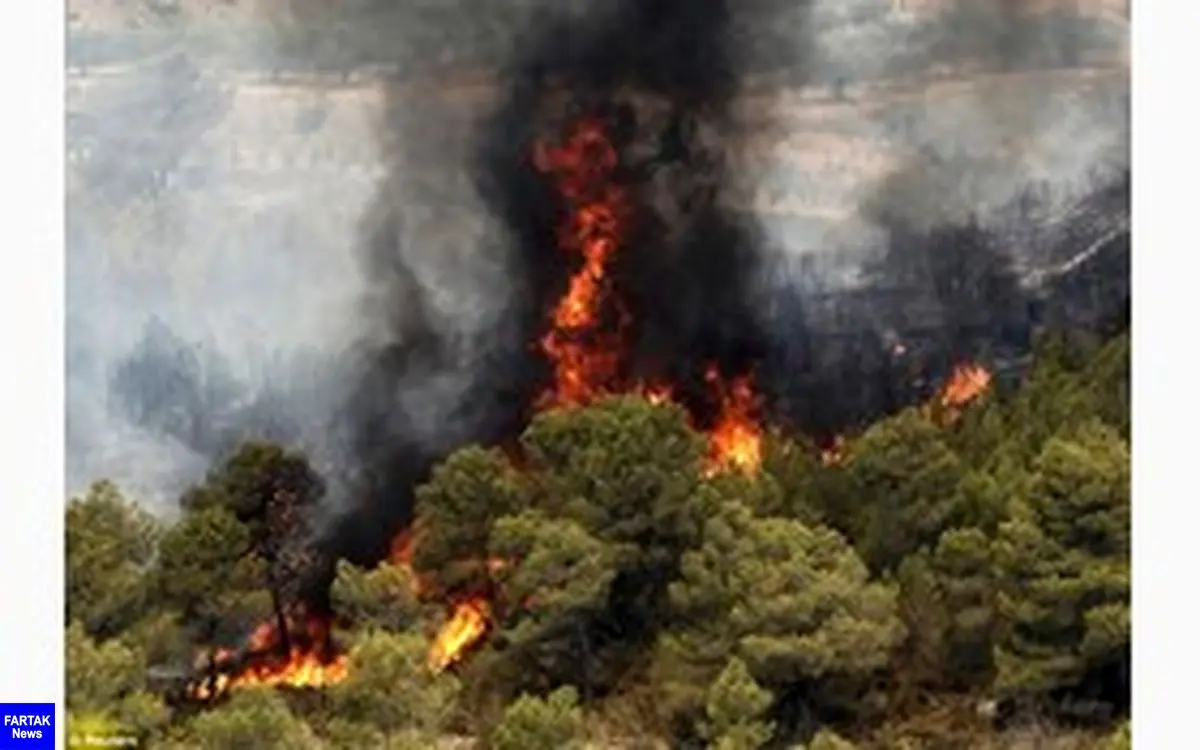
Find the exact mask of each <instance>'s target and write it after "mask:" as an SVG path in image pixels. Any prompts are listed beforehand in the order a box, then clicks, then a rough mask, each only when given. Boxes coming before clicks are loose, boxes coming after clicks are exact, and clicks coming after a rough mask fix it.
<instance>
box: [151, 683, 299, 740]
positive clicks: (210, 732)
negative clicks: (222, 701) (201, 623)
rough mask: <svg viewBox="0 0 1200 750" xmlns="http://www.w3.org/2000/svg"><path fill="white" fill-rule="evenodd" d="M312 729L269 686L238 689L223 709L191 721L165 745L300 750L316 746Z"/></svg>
mask: <svg viewBox="0 0 1200 750" xmlns="http://www.w3.org/2000/svg"><path fill="white" fill-rule="evenodd" d="M317 741H318V740H317V738H316V735H315V734H314V733H313V731H312V729H310V728H309V727H308V725H307V724H305V723H304V721H303V720H301V719H300V718H299V717H297V716H296V715H295V714H293V713H292V712H291V710H290V709H289V708H288V705H287V702H286V701H285V700H284V699H283V697H282V696H281V695H280V694H278V693H276V692H275V691H274V690H271V689H269V688H260V687H250V688H244V689H239V690H238V691H236V692H235V693H234V695H233V696H232V697H231V699H230V700H229V702H228V703H227V704H226V705H223V706H221V708H220V710H216V711H207V712H205V713H202V714H200V715H199V716H197V717H196V718H194V719H192V720H191V721H190V722H188V723H187V724H186V725H185V726H184V727H182V728H181V730H180V731H177V732H175V733H174V734H173V735H172V736H171V738H170V739H169V740H168V741H167V742H166V743H165V744H164V746H165V747H166V748H168V750H228V748H233V747H236V748H239V750H297V749H298V748H308V747H316V746H317Z"/></svg>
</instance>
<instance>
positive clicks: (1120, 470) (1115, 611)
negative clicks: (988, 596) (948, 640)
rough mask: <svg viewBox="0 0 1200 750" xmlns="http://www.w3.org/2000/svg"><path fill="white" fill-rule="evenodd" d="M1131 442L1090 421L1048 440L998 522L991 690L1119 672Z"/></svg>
mask: <svg viewBox="0 0 1200 750" xmlns="http://www.w3.org/2000/svg"><path fill="white" fill-rule="evenodd" d="M1129 471H1130V467H1129V447H1128V445H1127V444H1126V443H1125V441H1124V440H1123V439H1122V438H1121V437H1120V435H1119V434H1117V432H1116V431H1115V430H1113V429H1111V428H1109V427H1106V426H1104V425H1102V424H1100V423H1099V422H1095V421H1093V422H1089V423H1087V424H1084V425H1083V426H1082V427H1079V428H1077V429H1074V430H1070V431H1068V432H1066V433H1064V434H1063V435H1061V436H1059V437H1055V438H1052V439H1051V440H1049V441H1047V443H1046V445H1045V447H1044V449H1043V450H1042V452H1041V455H1040V456H1039V457H1038V458H1037V459H1036V460H1035V461H1034V465H1033V472H1034V473H1033V477H1032V479H1031V482H1030V488H1031V490H1030V493H1029V496H1028V501H1027V502H1026V503H1025V504H1023V505H1021V506H1020V507H1018V508H1017V512H1016V514H1015V515H1014V517H1013V519H1012V520H1011V521H1008V522H1006V523H1005V524H1003V525H1002V526H1001V529H1000V535H999V538H998V539H997V541H996V544H995V555H996V566H997V569H998V571H999V573H1000V575H1001V576H1002V581H1003V585H1002V589H1001V595H1000V597H999V600H998V602H999V606H1000V611H1001V613H1002V615H1003V617H1004V618H1005V620H1006V622H1007V623H1008V625H1007V628H1006V631H1005V634H1004V637H1003V639H1002V640H1001V642H1000V643H999V644H998V648H997V651H996V663H997V667H998V670H999V674H998V676H997V687H998V688H1000V689H1001V690H1003V691H1005V692H1008V693H1012V694H1016V695H1023V696H1037V695H1039V694H1044V693H1048V692H1051V691H1053V690H1056V689H1058V688H1063V687H1068V686H1071V685H1074V684H1078V683H1079V682H1080V681H1081V680H1083V679H1085V678H1086V676H1087V675H1088V673H1089V672H1092V671H1094V670H1099V669H1102V668H1104V667H1112V666H1116V667H1118V668H1121V667H1122V665H1126V663H1127V661H1128V658H1129V657H1128V649H1129V583H1130V577H1129V576H1130V571H1129V543H1130V538H1129V523H1130V517H1129V513H1130V506H1129Z"/></svg>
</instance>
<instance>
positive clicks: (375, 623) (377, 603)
mask: <svg viewBox="0 0 1200 750" xmlns="http://www.w3.org/2000/svg"><path fill="white" fill-rule="evenodd" d="M329 593H330V598H331V601H332V603H333V610H334V611H335V612H337V613H338V615H339V617H341V618H344V619H346V620H348V621H349V622H350V623H352V624H353V626H354V627H356V628H360V629H375V630H384V631H389V632H393V633H402V632H405V631H407V630H411V629H412V628H414V627H415V626H416V625H417V624H418V623H419V622H420V619H421V614H422V607H421V604H420V603H419V602H418V601H417V595H416V593H415V590H414V581H413V575H412V573H411V572H410V571H408V570H405V569H403V568H400V567H398V566H395V565H392V564H390V563H383V564H381V565H379V566H378V567H376V568H374V569H372V570H363V569H361V568H357V567H355V566H353V565H351V564H349V563H347V562H345V561H339V562H338V564H337V575H336V578H334V581H333V585H332V587H331V589H330V592H329Z"/></svg>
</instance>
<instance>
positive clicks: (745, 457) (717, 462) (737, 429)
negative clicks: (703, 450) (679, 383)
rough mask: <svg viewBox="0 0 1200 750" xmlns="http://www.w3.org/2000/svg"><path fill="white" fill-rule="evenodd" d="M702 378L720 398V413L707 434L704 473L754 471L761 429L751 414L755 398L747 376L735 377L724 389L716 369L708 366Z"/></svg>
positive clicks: (756, 463) (758, 456)
mask: <svg viewBox="0 0 1200 750" xmlns="http://www.w3.org/2000/svg"><path fill="white" fill-rule="evenodd" d="M705 379H706V380H708V382H709V384H710V385H711V387H713V388H714V389H715V390H716V391H717V397H718V399H719V401H720V412H719V413H718V416H717V420H716V422H715V423H714V424H713V427H712V431H711V432H710V434H709V454H708V465H707V466H706V469H705V471H706V473H708V474H714V473H717V472H719V471H721V470H723V469H726V468H733V469H737V470H738V471H742V472H745V473H752V472H755V471H757V470H758V468H759V466H760V465H761V464H762V428H761V427H760V426H759V424H758V421H757V420H756V419H755V415H754V411H755V409H756V407H757V397H756V396H755V393H754V388H753V386H752V384H751V381H750V378H749V377H740V378H735V379H734V380H733V381H732V382H731V383H730V384H729V386H728V387H727V388H726V387H724V384H723V383H722V382H721V380H720V376H719V374H718V373H717V371H716V370H715V369H714V368H709V369H708V371H707V372H706V373H705Z"/></svg>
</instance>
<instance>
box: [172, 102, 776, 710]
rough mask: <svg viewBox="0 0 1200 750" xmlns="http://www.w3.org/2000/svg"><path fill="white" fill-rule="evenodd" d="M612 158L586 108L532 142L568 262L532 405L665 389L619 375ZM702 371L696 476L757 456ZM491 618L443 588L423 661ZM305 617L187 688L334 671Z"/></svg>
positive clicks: (622, 215) (734, 403) (619, 201)
mask: <svg viewBox="0 0 1200 750" xmlns="http://www.w3.org/2000/svg"><path fill="white" fill-rule="evenodd" d="M618 161H619V159H618V153H617V149H616V148H615V147H614V145H613V144H612V142H611V141H610V140H609V138H608V135H607V133H606V131H605V126H604V123H603V122H602V121H601V120H599V119H595V118H584V119H581V120H578V121H576V122H575V123H574V124H573V125H572V126H570V127H569V128H568V130H567V132H566V135H565V137H564V138H563V139H562V140H561V142H560V143H558V144H548V143H545V142H541V141H539V142H537V143H535V144H534V149H533V164H534V166H535V167H536V168H537V169H538V170H539V171H540V172H542V173H543V174H545V175H547V176H548V178H549V179H551V180H552V181H553V185H554V187H555V190H556V191H557V193H558V195H559V197H560V198H561V200H562V204H563V207H564V212H563V218H562V220H561V223H560V225H559V227H558V231H557V235H556V239H557V242H558V245H559V247H560V249H562V250H563V251H564V252H565V253H567V254H568V255H569V256H571V257H572V258H575V259H577V261H578V264H579V265H578V268H577V269H576V271H575V272H574V273H573V274H572V276H571V277H570V279H569V280H568V282H567V287H566V290H565V291H564V293H563V296H562V298H561V299H560V300H559V301H558V303H557V304H556V305H555V306H554V307H553V309H552V310H551V311H550V315H549V320H548V323H549V330H548V331H547V332H546V333H545V335H543V336H542V337H541V339H540V340H539V341H538V344H539V345H540V348H541V351H542V353H543V354H544V355H545V356H546V358H547V360H548V361H549V364H550V367H551V373H552V381H551V383H550V384H549V385H548V386H547V388H546V390H545V392H544V393H543V394H542V395H541V397H540V398H539V399H538V402H537V404H536V406H537V407H538V408H555V407H576V406H584V405H587V404H589V403H591V402H593V401H595V400H596V399H597V398H599V397H601V396H605V395H609V394H614V393H634V394H638V395H640V396H642V397H643V398H645V399H646V400H648V401H649V402H651V403H654V404H661V403H666V402H669V401H672V400H673V398H674V394H673V392H672V388H671V386H670V385H668V384H663V383H643V382H628V381H625V380H623V378H622V372H621V368H622V365H623V354H624V349H625V333H626V330H627V327H628V326H629V324H630V323H631V316H630V315H629V313H628V311H627V310H626V309H625V308H624V307H623V305H622V301H621V299H620V298H619V296H618V295H617V294H616V291H615V290H614V289H613V286H612V280H611V277H610V272H611V270H612V268H611V264H612V260H613V258H614V257H615V255H616V253H617V252H618V250H619V249H620V247H621V242H622V239H623V236H624V235H625V234H626V232H627V224H628V220H629V216H630V211H629V205H628V195H627V192H626V190H625V189H624V188H623V187H622V186H621V185H620V184H619V182H618V181H617V174H616V172H617V167H618ZM705 378H706V380H707V382H708V385H709V388H710V391H711V395H712V398H713V401H714V403H715V404H716V407H717V408H716V417H715V419H714V420H713V423H712V427H711V429H710V431H709V432H710V435H709V450H708V454H707V456H706V461H705V467H704V473H705V475H706V476H712V475H713V474H716V473H719V472H723V471H730V470H733V471H742V472H746V473H752V472H754V471H757V470H758V468H759V466H760V464H761V462H762V430H761V429H760V427H759V425H758V422H757V420H756V416H757V415H756V411H757V408H758V398H757V396H756V394H755V392H754V388H753V384H752V381H751V378H750V377H748V376H745V377H739V378H734V379H732V380H731V381H729V382H728V383H726V382H724V381H723V380H722V379H721V376H720V374H719V372H718V371H717V369H716V368H715V367H711V368H709V369H708V370H707V371H706V373H705ZM418 537H419V529H418V528H417V526H416V525H414V526H413V527H410V528H409V529H406V530H405V531H403V532H401V533H400V534H399V535H397V536H396V538H395V539H394V540H393V542H392V548H391V552H390V555H389V561H390V562H391V564H393V565H396V566H397V567H399V568H402V569H404V570H406V571H408V572H409V573H410V575H411V581H412V584H411V585H412V587H413V593H414V594H415V595H417V596H419V597H429V596H431V595H432V592H433V591H434V590H435V589H436V587H435V586H433V585H432V582H431V581H428V580H425V579H424V578H422V577H421V576H419V575H417V574H416V573H415V572H414V570H413V566H412V554H413V546H414V543H416V541H417V539H418ZM506 564H507V562H506V561H503V560H495V559H487V560H481V570H482V571H484V572H485V573H486V574H489V575H490V574H492V573H495V572H497V571H498V570H499V569H500V568H502V567H504V566H505V565H506ZM488 585H489V586H490V585H491V583H490V581H488ZM526 605H528V602H526ZM492 620H493V611H492V604H491V601H490V600H489V598H488V597H487V596H486V595H485V594H483V593H478V592H470V593H462V592H458V593H455V594H454V595H452V596H450V597H449V598H448V599H447V618H446V621H445V623H444V625H443V626H442V627H441V629H440V630H439V632H438V633H437V635H436V636H435V637H434V642H433V645H432V647H431V648H430V652H429V657H428V664H429V667H430V669H431V670H433V671H435V672H440V671H442V670H444V669H447V668H448V667H450V666H451V665H453V664H455V663H457V662H459V661H460V660H461V659H462V658H463V657H464V655H465V654H467V653H469V652H470V650H471V649H472V648H474V647H475V646H476V645H477V644H478V643H480V642H481V641H482V639H483V638H484V637H485V636H486V635H487V633H488V631H489V630H490V629H491V628H492V624H493V623H492ZM314 627H315V626H309V628H308V629H309V630H312V631H313V632H312V633H309V634H308V636H307V637H305V638H303V639H301V640H298V641H296V642H295V645H292V646H291V647H290V648H289V647H285V646H284V645H283V642H282V640H281V639H280V637H279V635H280V634H279V633H278V630H277V628H276V626H275V625H274V624H269V625H264V626H262V627H260V628H259V629H258V630H256V631H255V633H254V634H253V635H252V636H251V639H250V646H249V647H248V649H247V651H244V652H243V654H245V653H249V654H250V657H249V658H246V657H245V656H243V657H242V659H241V662H240V668H238V669H236V670H235V669H231V668H230V666H231V665H232V664H233V662H234V661H235V660H236V659H237V657H236V656H235V654H234V653H233V652H231V651H222V652H218V653H217V654H216V655H214V657H213V665H214V666H215V667H217V669H214V670H210V675H211V676H210V677H209V678H208V679H207V680H206V681H205V682H204V683H203V684H202V685H201V686H200V687H199V688H197V689H196V690H194V691H193V694H194V696H195V697H197V698H207V697H210V696H211V695H215V694H220V693H223V692H224V691H226V690H228V689H230V688H232V687H235V686H237V685H244V684H266V685H295V686H312V687H318V686H321V685H326V684H329V683H331V682H336V681H337V680H340V679H343V678H344V677H345V676H346V674H347V669H348V665H347V662H346V659H345V657H344V656H341V655H329V656H326V657H319V656H318V655H320V654H331V652H330V649H329V648H328V641H327V631H324V630H321V631H319V632H318V630H319V629H318V630H314ZM314 636H319V637H314ZM315 644H321V647H320V648H317V647H314V646H315ZM285 652H286V653H285Z"/></svg>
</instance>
